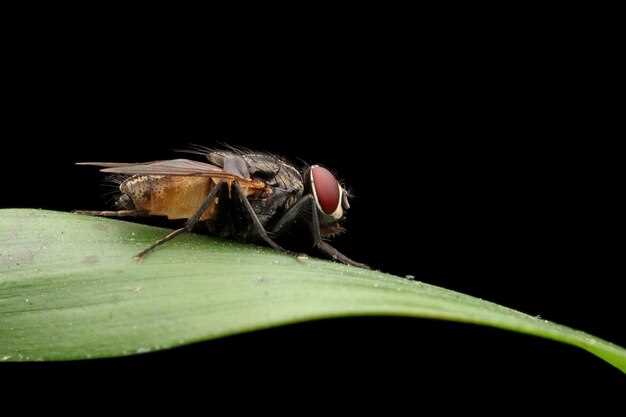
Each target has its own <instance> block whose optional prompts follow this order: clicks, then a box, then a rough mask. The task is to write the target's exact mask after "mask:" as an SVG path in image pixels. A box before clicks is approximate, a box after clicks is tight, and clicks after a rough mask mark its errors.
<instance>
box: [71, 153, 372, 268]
mask: <svg viewBox="0 0 626 417" xmlns="http://www.w3.org/2000/svg"><path fill="white" fill-rule="evenodd" d="M188 152H189V153H192V154H196V155H200V156H202V157H204V158H205V159H206V162H200V161H196V160H190V159H171V160H164V161H154V162H145V163H115V162H80V163H78V165H92V166H97V167H100V168H101V169H100V171H101V172H103V173H108V174H116V175H121V178H122V179H121V181H120V184H119V191H120V194H119V195H118V197H117V198H116V200H115V206H116V208H117V210H115V211H76V212H77V213H80V214H88V215H95V216H106V217H142V216H165V217H167V218H168V219H170V220H177V219H184V220H185V225H184V226H183V227H181V228H178V229H176V230H174V231H172V232H171V233H169V234H167V235H166V236H164V237H163V238H161V239H159V240H158V241H156V242H154V244H152V245H151V246H150V247H148V248H146V249H144V250H143V251H141V252H140V253H139V254H137V256H136V257H137V259H142V258H143V257H144V256H146V255H147V254H148V253H149V252H151V251H152V250H154V249H155V248H156V247H158V246H159V245H162V244H163V243H165V242H167V241H169V240H171V239H173V238H175V237H176V236H178V235H179V234H181V233H184V232H191V231H192V230H202V229H204V230H205V231H208V232H209V233H211V234H215V235H218V236H223V237H229V238H233V239H236V240H240V241H245V242H259V243H265V244H267V245H269V246H270V247H272V248H274V249H276V250H279V251H281V252H286V253H290V254H295V253H294V252H292V251H290V250H287V249H285V248H284V247H283V246H281V245H279V244H278V243H277V240H278V241H281V240H282V238H283V237H285V236H289V235H293V234H294V233H296V234H298V236H300V238H299V240H300V241H302V233H305V234H307V235H308V237H307V239H308V241H309V242H310V245H311V246H312V247H315V248H317V250H319V251H320V252H322V253H324V254H326V255H327V256H329V257H331V258H333V259H335V260H337V261H340V262H343V263H345V264H348V265H354V266H358V267H364V268H367V266H366V265H364V264H361V263H359V262H355V261H353V260H351V259H350V258H348V257H347V256H345V255H343V254H342V253H341V252H339V251H338V250H337V249H335V248H334V247H332V246H331V245H330V244H328V243H327V241H326V239H329V238H331V237H333V236H335V235H337V234H340V233H342V232H343V231H344V228H343V227H342V226H341V222H342V220H344V218H345V213H346V211H347V210H348V208H349V207H350V205H349V202H348V197H349V195H348V192H347V191H346V189H345V188H344V187H343V186H342V185H341V184H340V183H339V181H337V179H336V178H335V176H334V175H333V174H332V173H331V172H330V171H329V170H328V169H326V168H324V167H322V166H320V165H311V166H307V167H304V168H303V169H297V168H296V167H295V166H294V165H292V164H290V163H289V162H287V161H286V160H284V159H282V158H280V157H277V156H275V155H271V154H267V153H259V152H254V151H249V150H241V149H237V148H226V149H211V148H205V147H201V146H195V147H193V148H192V149H190V150H189V151H188Z"/></svg>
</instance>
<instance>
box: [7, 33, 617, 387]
mask: <svg viewBox="0 0 626 417" xmlns="http://www.w3.org/2000/svg"><path fill="white" fill-rule="evenodd" d="M441 42H442V43H437V44H433V43H431V44H430V46H425V45H422V46H421V47H420V49H419V53H418V52H416V51H415V50H412V49H406V48H407V47H408V46H410V45H407V44H402V46H398V47H394V46H391V45H387V47H385V48H379V49H378V50H377V51H378V52H377V55H376V56H372V55H371V54H370V50H369V48H366V47H365V46H364V47H362V48H359V47H354V48H352V49H351V50H350V52H349V53H346V54H344V53H343V52H342V51H329V52H328V54H324V53H321V54H320V53H319V51H318V54H316V55H315V58H314V57H311V56H307V55H306V54H298V53H296V52H294V53H293V55H289V56H273V55H266V54H263V55H256V54H254V53H253V52H250V53H249V55H246V57H244V58H243V59H242V60H240V61H230V60H229V59H225V58H220V59H217V58H216V57H212V56H209V57H208V58H207V57H206V56H205V57H204V58H206V59H207V61H204V60H197V61H196V60H195V59H182V58H181V59H180V60H178V61H176V62H175V63H174V64H173V63H172V62H169V63H168V65H165V63H164V62H162V61H160V60H159V58H154V57H136V56H133V53H132V52H126V51H123V52H120V54H121V55H120V56H117V58H118V59H117V60H112V61H108V60H107V59H103V58H102V57H101V56H99V55H98V54H96V53H92V52H90V50H89V48H82V49H81V48H79V49H77V50H74V49H72V50H70V51H67V52H64V51H59V50H55V52H54V53H53V52H51V49H50V48H49V47H48V46H46V44H45V41H44V40H42V43H41V44H40V48H39V49H36V53H34V54H31V55H30V56H28V57H26V58H25V59H24V60H21V61H16V62H15V63H14V72H13V76H12V78H10V81H9V82H8V86H7V88H8V95H7V96H6V97H5V100H6V103H5V104H7V105H8V106H6V108H5V109H6V110H5V119H6V123H5V124H4V125H3V133H2V148H1V149H2V150H1V152H2V153H1V155H2V156H1V162H2V164H1V171H2V177H1V178H2V179H3V180H2V181H3V190H2V193H1V195H0V199H1V200H0V207H3V208H5V207H37V208H46V209H53V210H64V211H67V210H72V209H98V208H101V207H104V200H103V199H102V198H101V194H102V191H103V190H102V189H101V187H100V186H99V182H100V179H101V178H100V176H99V175H98V174H97V173H96V172H95V170H93V169H89V168H84V167H82V168H81V167H75V166H73V163H74V162H76V161H85V160H113V161H118V160H119V161H141V160H154V159H164V158H169V157H172V156H173V155H174V154H173V153H172V152H171V150H172V149H175V148H180V147H182V146H184V145H185V144H187V143H199V144H206V145H214V144H216V143H217V142H218V141H221V142H226V143H229V144H233V145H241V146H247V147H250V148H254V149H258V150H267V151H272V152H275V153H278V154H281V155H284V156H285V157H288V158H293V159H296V158H302V159H304V160H306V161H308V162H312V163H320V164H323V165H327V166H329V167H332V168H333V169H334V170H335V171H336V172H337V173H339V174H340V176H341V177H342V178H343V179H344V180H345V182H346V183H347V184H348V185H349V186H350V187H351V189H352V191H353V192H354V194H355V195H356V197H355V198H354V199H353V200H352V201H351V204H352V208H351V210H350V212H349V221H348V227H349V233H347V234H346V235H345V236H342V237H341V238H339V239H337V241H336V246H337V247H338V248H339V249H340V250H342V251H343V252H344V253H346V254H347V255H349V256H351V257H353V258H354V259H356V260H359V261H362V262H366V263H368V264H370V265H371V266H372V267H374V268H376V269H380V270H383V271H386V272H390V273H393V274H398V275H401V276H402V275H407V274H410V275H413V276H415V277H416V278H417V279H418V280H422V281H425V282H428V283H431V284H435V285H440V286H443V287H446V288H450V289H454V290H458V291H461V292H464V293H467V294H471V295H474V296H477V297H480V298H484V299H487V300H491V301H494V302H497V303H501V304H503V305H506V306H510V307H512V308H516V309H519V310H521V311H523V312H526V313H529V314H532V315H537V316H541V317H542V318H545V319H548V320H553V321H556V322H558V323H562V324H565V325H570V326H573V327H576V328H579V329H582V330H585V331H588V332H590V333H593V334H595V335H598V336H600V337H604V338H606V339H608V340H610V341H613V342H616V343H618V344H621V345H622V346H626V334H625V333H624V332H623V325H622V323H621V318H623V315H624V307H623V304H622V298H623V297H622V292H621V283H620V281H621V280H622V279H623V265H622V264H621V263H620V262H619V261H620V260H621V259H620V257H619V256H618V252H617V249H616V248H617V246H615V244H614V243H613V241H612V238H615V237H621V235H620V234H619V232H618V231H619V230H621V229H618V222H619V221H621V219H620V217H618V208H619V207H620V206H618V201H619V197H620V196H619V194H620V193H621V191H622V187H621V184H619V185H620V187H619V188H618V182H619V181H618V179H617V178H616V176H615V175H614V174H613V170H614V169H616V168H617V166H616V165H613V164H614V161H613V159H612V158H613V156H614V152H615V151H614V149H612V148H611V146H610V145H606V144H604V143H602V142H600V141H599V139H600V138H599V137H598V136H599V133H598V131H597V130H595V131H594V128H596V127H597V128H599V126H598V125H596V124H595V119H591V118H590V115H591V114H594V113H593V112H594V109H593V108H591V106H590V105H589V102H588V101H587V96H586V95H585V94H587V93H586V92H585V91H584V90H585V86H584V85H583V86H580V85H579V86H578V87H577V89H572V82H573V80H574V79H577V78H576V76H575V75H571V74H569V73H568V71H566V70H565V69H564V67H563V65H562V62H560V61H559V58H558V57H555V56H553V55H550V54H546V55H542V54H541V53H539V55H538V56H533V58H532V59H529V60H524V59H519V56H516V55H515V54H509V53H507V51H506V50H505V49H504V48H498V47H495V49H492V48H488V49H487V50H485V51H481V50H477V49H476V48H474V47H473V46H472V45H469V44H467V45H466V44H464V41H463V39H458V38H457V39H455V42H450V43H447V42H448V40H442V41H441ZM443 44H445V45H446V46H447V48H442V45H443ZM494 51H495V52H497V55H496V56H495V57H494V53H495V52H494ZM153 52H156V51H153ZM292 52H293V51H292ZM31 53H32V51H31ZM155 56H158V54H155ZM189 56H193V54H190V55H189ZM321 56H324V57H325V58H326V59H323V60H321V59H318V58H320V57H321ZM240 58H241V57H240ZM287 58H288V59H287ZM172 67H174V68H173V69H171V70H170V68H172ZM594 115H595V114H594ZM364 361H366V362H364ZM242 364H243V365H244V366H245V367H248V369H252V370H253V371H254V372H255V373H256V374H257V378H260V377H259V376H258V375H263V374H264V373H268V374H277V375H279V376H283V377H287V378H297V377H298V376H300V375H316V376H320V375H321V376H324V375H335V374H337V373H338V374H340V375H342V377H341V378H345V379H346V383H347V384H350V383H352V384H353V383H355V382H360V383H362V384H367V385H368V386H376V385H377V384H380V381H383V380H386V379H387V378H391V379H393V378H395V376H397V375H399V374H407V375H409V376H412V377H413V378H425V379H427V380H431V381H432V380H433V377H442V378H444V380H446V381H447V380H448V378H450V379H453V380H456V379H458V378H464V377H465V378H466V379H471V378H474V377H475V376H476V375H480V376H481V377H482V378H484V380H485V381H489V380H491V381H513V380H520V379H521V378H522V377H523V378H531V380H533V381H534V383H535V384H540V385H541V384H542V383H545V384H546V385H549V384H552V383H554V382H555V381H558V382H559V383H565V382H568V383H570V384H573V385H580V386H586V385H593V384H598V383H603V382H606V381H612V382H616V381H618V380H619V379H620V378H622V377H621V375H620V374H619V372H618V371H616V370H615V369H613V368H611V367H610V366H609V365H606V364H604V363H602V362H601V361H599V360H598V359H596V358H594V357H592V356H591V355H590V354H588V353H586V352H583V351H580V350H578V349H574V348H572V347H569V346H564V345H560V344H557V343H553V342H549V341H544V340H539V339H535V338H531V337H526V336H520V335H516V334H512V333H506V332H502V331H497V330H493V329H485V328H477V327H473V326H468V325H459V324H450V323H444V322H428V321H419V320H417V321H414V320H400V319H378V318H369V319H368V318H364V319H353V320H339V321H335V322H319V323H310V324H303V325H297V326H290V327H286V328H282V329H275V330H270V331H265V332H259V333H257V334H252V335H243V336H237V337H232V338H228V339H225V340H221V341H216V342H211V343H204V344H200V345H198V346H193V347H187V348H181V349H177V350H174V351H171V352H161V353H154V354H148V355H142V356H141V357H136V358H127V359H117V360H107V361H91V362H82V363H78V364H57V365H54V366H52V368H54V369H61V370H62V372H63V373H65V372H68V371H75V372H81V371H82V370H85V369H87V370H88V371H89V372H91V371H92V370H97V371H104V372H107V371H110V372H112V373H113V372H116V371H115V370H119V369H133V370H137V371H138V372H139V373H141V374H149V375H152V374H157V373H159V372H161V371H162V370H163V369H168V370H174V371H177V370H179V369H198V371H199V372H201V373H202V372H207V373H208V372H211V373H212V374H213V375H215V374H216V373H217V374H218V375H221V377H223V376H224V375H231V376H232V375H239V374H238V372H239V366H241V365H242ZM32 367H36V366H31V368H32ZM27 368H28V367H27ZM17 369H19V370H20V372H21V370H22V369H23V368H17ZM235 370H236V371H235ZM233 378H234V377H233ZM429 378H430V379H429ZM334 382H335V383H338V382H337V381H334ZM370 384H371V385H370ZM535 386H536V385H535ZM405 388H406V387H405Z"/></svg>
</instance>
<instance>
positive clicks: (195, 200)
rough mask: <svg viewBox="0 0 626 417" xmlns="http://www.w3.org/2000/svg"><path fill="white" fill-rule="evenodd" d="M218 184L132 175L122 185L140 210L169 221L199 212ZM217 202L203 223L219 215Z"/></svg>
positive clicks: (188, 178) (202, 179)
mask: <svg viewBox="0 0 626 417" xmlns="http://www.w3.org/2000/svg"><path fill="white" fill-rule="evenodd" d="M213 186H214V182H213V181H212V180H211V179H210V178H207V177H183V176H180V177H179V176H161V175H142V176H132V177H130V178H128V179H127V180H126V181H124V182H123V183H122V184H121V185H120V191H121V192H122V193H123V194H125V195H127V196H128V197H129V198H130V199H131V200H132V202H133V204H134V206H135V208H136V209H138V210H145V211H147V212H148V213H149V214H151V215H156V216H167V218H169V219H188V218H190V217H192V216H193V215H194V213H195V212H196V211H197V210H198V208H199V207H200V205H201V204H202V202H203V201H204V199H205V198H206V196H207V194H208V193H209V191H210V190H211V188H212V187H213ZM216 209H217V202H215V203H214V204H212V205H211V206H209V208H208V209H207V211H205V213H204V215H203V216H202V218H201V220H207V219H210V218H213V217H214V216H215V210H216Z"/></svg>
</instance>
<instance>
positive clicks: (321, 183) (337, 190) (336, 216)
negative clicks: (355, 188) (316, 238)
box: [305, 165, 350, 232]
mask: <svg viewBox="0 0 626 417" xmlns="http://www.w3.org/2000/svg"><path fill="white" fill-rule="evenodd" d="M305 187H306V190H307V191H308V192H310V193H312V194H313V199H314V201H315V205H316V206H317V211H318V214H319V219H320V224H321V225H322V226H326V227H327V228H330V229H332V228H333V227H334V228H338V227H339V226H338V224H339V222H340V221H341V220H342V219H343V218H344V216H345V214H346V211H347V210H348V209H349V208H350V204H349V202H348V192H347V191H346V190H345V188H344V187H343V186H342V185H341V184H340V183H339V181H337V179H336V178H335V176H334V175H333V174H332V173H331V172H330V171H329V170H327V169H326V168H324V167H321V166H319V165H312V166H311V167H309V168H308V170H307V171H306V173H305ZM336 231H337V232H338V231H339V229H337V230H336Z"/></svg>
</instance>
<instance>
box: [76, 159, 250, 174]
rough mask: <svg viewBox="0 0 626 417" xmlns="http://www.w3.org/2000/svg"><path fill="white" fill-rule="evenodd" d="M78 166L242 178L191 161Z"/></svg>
mask: <svg viewBox="0 0 626 417" xmlns="http://www.w3.org/2000/svg"><path fill="white" fill-rule="evenodd" d="M77 165H91V166H97V167H101V168H102V169H101V170H100V171H101V172H106V173H112V174H127V175H182V176H195V177H219V178H240V177H238V176H236V175H233V174H229V173H228V172H225V171H224V170H223V169H222V168H220V167H218V166H216V165H211V164H207V163H205V162H198V161H192V160H189V159H170V160H166V161H153V162H144V163H123V162H79V163H77Z"/></svg>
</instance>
